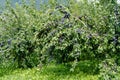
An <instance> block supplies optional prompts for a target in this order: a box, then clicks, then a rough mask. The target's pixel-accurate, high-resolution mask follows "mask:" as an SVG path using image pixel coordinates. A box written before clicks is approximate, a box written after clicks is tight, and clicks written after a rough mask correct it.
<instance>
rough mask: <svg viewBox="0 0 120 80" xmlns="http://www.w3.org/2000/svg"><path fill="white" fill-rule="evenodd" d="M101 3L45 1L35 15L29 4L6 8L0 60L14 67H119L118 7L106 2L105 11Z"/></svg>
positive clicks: (1, 17)
mask: <svg viewBox="0 0 120 80" xmlns="http://www.w3.org/2000/svg"><path fill="white" fill-rule="evenodd" d="M101 1H102V0H101ZM101 3H102V2H100V3H94V2H88V1H87V0H85V1H82V2H77V3H76V1H74V0H69V1H68V3H67V4H68V5H64V4H59V3H57V2H55V0H50V1H48V4H49V5H45V6H43V9H42V8H41V10H38V9H36V8H35V4H34V2H31V4H30V5H26V4H24V3H23V4H21V5H18V4H16V7H15V8H13V7H11V6H10V5H9V3H8V5H7V7H6V10H5V11H4V12H3V13H2V14H1V15H0V29H1V31H0V37H1V38H0V51H1V52H0V53H1V54H0V59H1V60H6V59H10V60H12V61H13V62H15V63H17V67H19V68H21V67H22V68H28V67H29V68H32V67H35V66H37V65H38V64H42V63H43V64H48V63H50V62H51V61H53V62H56V63H64V64H65V63H71V65H72V68H71V69H70V70H71V71H74V70H75V69H76V66H77V64H78V62H79V61H81V60H95V61H96V60H98V61H101V62H102V61H104V60H106V59H111V58H115V62H114V63H115V64H116V65H119V60H120V55H119V54H118V52H120V34H119V33H120V26H119V23H120V19H119V17H120V16H119V15H120V14H119V11H120V10H119V8H120V7H119V5H117V4H116V3H113V2H111V0H110V2H109V4H108V5H107V6H105V5H104V4H101ZM108 62H109V61H108ZM114 63H113V64H114ZM101 65H102V67H104V64H102V63H101ZM112 66H113V65H112ZM108 69H109V67H108ZM103 71H104V70H103ZM107 71H108V70H105V73H106V74H108V72H109V71H108V72H107ZM111 74H112V73H111Z"/></svg>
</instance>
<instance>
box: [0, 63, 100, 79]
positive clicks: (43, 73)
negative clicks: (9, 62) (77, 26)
mask: <svg viewBox="0 0 120 80" xmlns="http://www.w3.org/2000/svg"><path fill="white" fill-rule="evenodd" d="M81 63H82V64H81ZM86 63H87V62H85V64H84V63H83V62H80V64H81V65H79V66H78V68H76V70H75V72H70V69H69V68H68V67H69V66H64V65H63V64H49V65H48V66H43V67H42V68H39V67H35V68H32V69H15V70H13V71H11V72H10V71H9V73H7V72H6V73H4V75H2V76H1V77H0V80H97V79H98V74H93V73H94V70H93V68H92V66H93V65H92V66H90V64H91V63H87V65H86Z"/></svg>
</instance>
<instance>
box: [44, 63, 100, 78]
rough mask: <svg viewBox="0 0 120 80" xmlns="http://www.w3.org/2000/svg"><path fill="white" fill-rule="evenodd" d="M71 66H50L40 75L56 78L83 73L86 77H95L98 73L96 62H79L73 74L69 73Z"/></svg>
mask: <svg viewBox="0 0 120 80" xmlns="http://www.w3.org/2000/svg"><path fill="white" fill-rule="evenodd" d="M70 68H71V65H70V64H66V65H64V64H58V65H57V64H56V65H52V66H48V67H46V68H44V69H43V73H42V74H45V75H46V74H48V75H51V74H54V75H56V76H60V75H64V76H66V75H76V74H79V73H84V74H88V75H97V74H98V73H99V69H98V62H97V61H80V62H79V63H78V65H77V66H76V68H75V71H74V72H71V71H70Z"/></svg>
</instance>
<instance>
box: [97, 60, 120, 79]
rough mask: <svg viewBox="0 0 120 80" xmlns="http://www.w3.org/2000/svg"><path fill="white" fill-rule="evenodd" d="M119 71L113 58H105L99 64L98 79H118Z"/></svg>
mask: <svg viewBox="0 0 120 80" xmlns="http://www.w3.org/2000/svg"><path fill="white" fill-rule="evenodd" d="M119 72H120V71H119V68H118V66H117V65H116V64H115V62H114V59H106V60H104V61H103V62H102V63H101V64H100V75H99V80H119V79H120V78H119Z"/></svg>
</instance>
